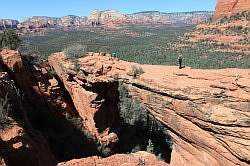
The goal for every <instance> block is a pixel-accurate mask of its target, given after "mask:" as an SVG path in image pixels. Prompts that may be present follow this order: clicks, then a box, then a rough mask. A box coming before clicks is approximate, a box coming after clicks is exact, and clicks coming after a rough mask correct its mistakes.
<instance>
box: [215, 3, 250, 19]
mask: <svg viewBox="0 0 250 166" xmlns="http://www.w3.org/2000/svg"><path fill="white" fill-rule="evenodd" d="M246 10H250V0H218V1H217V5H216V9H215V14H214V17H213V18H214V19H218V18H221V17H224V16H230V15H232V14H234V13H238V12H241V11H246Z"/></svg>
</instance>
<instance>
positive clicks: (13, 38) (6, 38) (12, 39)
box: [0, 29, 21, 50]
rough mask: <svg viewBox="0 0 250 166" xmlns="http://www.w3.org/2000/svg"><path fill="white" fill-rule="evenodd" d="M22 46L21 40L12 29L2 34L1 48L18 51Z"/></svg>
mask: <svg viewBox="0 0 250 166" xmlns="http://www.w3.org/2000/svg"><path fill="white" fill-rule="evenodd" d="M20 44H21V40H20V38H19V37H18V35H17V34H16V32H15V31H14V30H12V29H9V30H5V31H4V32H3V33H2V34H1V33H0V48H9V49H13V50H15V49H17V48H18V47H19V46H20Z"/></svg>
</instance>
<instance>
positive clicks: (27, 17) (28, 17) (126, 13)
mask: <svg viewBox="0 0 250 166" xmlns="http://www.w3.org/2000/svg"><path fill="white" fill-rule="evenodd" d="M94 10H98V11H100V12H103V11H110V10H114V11H118V12H120V13H122V14H125V15H128V14H138V13H143V12H160V13H164V14H174V13H192V12H214V11H215V10H192V11H174V12H164V11H160V10H145V11H137V12H121V11H120V10H117V9H106V10H99V9H92V10H91V11H94ZM90 14H91V12H90V13H89V15H90ZM64 16H78V17H88V15H82V16H80V15H74V14H67V15H62V16H50V15H31V16H26V17H25V18H23V19H14V18H0V19H3V20H8V19H9V20H15V21H19V22H21V21H24V20H27V19H30V18H32V17H51V18H62V17H64Z"/></svg>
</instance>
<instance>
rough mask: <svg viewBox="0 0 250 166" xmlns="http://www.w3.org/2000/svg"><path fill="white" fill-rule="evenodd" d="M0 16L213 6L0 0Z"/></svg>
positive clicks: (205, 5) (188, 0)
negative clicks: (94, 10)
mask: <svg viewBox="0 0 250 166" xmlns="http://www.w3.org/2000/svg"><path fill="white" fill-rule="evenodd" d="M0 1H2V2H1V10H0V18H11V19H19V20H23V19H25V18H28V17H31V16H34V15H36V16H55V17H60V16H64V15H79V16H87V15H89V13H90V11H91V10H93V9H100V10H105V9H116V10H120V11H122V12H124V13H134V12H139V11H146V10H159V11H162V12H179V11H197V10H209V11H212V10H214V8H215V5H216V0H0Z"/></svg>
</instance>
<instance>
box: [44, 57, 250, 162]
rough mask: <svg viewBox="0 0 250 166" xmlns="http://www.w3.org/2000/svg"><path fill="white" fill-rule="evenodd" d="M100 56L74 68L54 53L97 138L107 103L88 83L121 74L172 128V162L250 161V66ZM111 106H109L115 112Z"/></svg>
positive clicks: (152, 111)
mask: <svg viewBox="0 0 250 166" xmlns="http://www.w3.org/2000/svg"><path fill="white" fill-rule="evenodd" d="M91 55H93V54H91ZM97 55H98V54H94V55H93V56H87V57H85V58H80V59H78V64H80V65H81V67H80V71H76V70H75V71H74V72H72V67H71V66H72V64H71V62H70V61H69V60H67V59H65V58H64V55H63V54H62V53H58V54H53V55H51V56H50V57H49V63H50V65H51V66H52V67H54V69H55V71H56V73H57V74H58V75H59V77H60V78H61V79H62V81H63V82H64V84H65V86H66V88H67V90H68V91H69V93H70V94H71V96H72V99H73V101H74V104H75V106H76V108H77V110H78V111H79V114H80V115H81V116H82V117H84V119H85V126H87V128H88V129H89V130H90V131H92V133H94V134H95V135H96V136H97V137H100V138H103V137H101V133H98V128H97V126H95V124H96V123H99V122H98V121H95V119H94V116H95V114H96V113H98V111H100V109H99V108H100V106H103V105H102V104H103V103H105V102H101V101H100V103H97V102H96V103H95V101H96V99H97V96H98V93H96V92H93V91H92V90H93V89H91V88H87V89H86V87H91V85H95V84H104V85H108V83H111V84H112V83H113V84H114V83H115V82H116V81H115V80H117V79H119V80H120V81H123V83H124V84H126V85H128V91H129V92H130V94H131V96H133V98H135V99H137V100H138V101H140V102H141V103H142V105H143V106H144V107H145V108H146V109H147V110H148V112H149V113H150V114H152V115H153V116H154V117H155V118H156V119H157V120H158V121H160V122H161V123H162V124H164V125H165V126H166V127H168V128H169V129H170V130H169V134H170V135H171V137H172V139H173V141H174V145H173V151H172V157H171V163H170V165H173V166H183V165H185V166H196V165H197V166H210V165H211V166H220V165H227V166H234V165H241V166H247V165H248V163H249V161H250V156H249V154H250V148H249V145H250V137H249V135H250V130H249V119H250V114H249V107H250V93H249V92H250V84H249V83H250V79H249V78H250V70H249V69H245V70H243V69H222V70H198V69H190V68H188V67H187V68H185V69H182V70H179V69H178V68H177V67H174V66H173V67H171V66H157V65H155V66H153V65H140V64H136V63H129V62H125V61H119V60H117V59H115V58H111V57H107V56H97ZM132 66H140V67H142V69H143V70H144V72H145V73H144V74H143V75H141V76H140V77H139V78H133V77H131V76H129V75H128V74H127V73H128V72H129V71H131V68H132ZM102 88H104V89H105V88H110V87H109V86H107V87H105V86H103V87H102ZM107 90H108V89H107ZM111 90H112V91H113V89H111ZM101 99H105V97H104V98H101ZM93 103H95V105H93ZM96 104H97V105H96ZM96 106H99V107H96ZM110 109H112V107H110ZM110 109H108V110H105V111H107V113H108V112H109V113H112V110H110ZM113 113H114V112H113ZM101 114H103V115H105V113H104V112H102V113H101ZM102 118H103V119H102V121H106V122H108V123H107V124H110V125H111V124H112V123H111V122H113V117H110V118H109V116H102ZM108 129H109V128H108V127H107V131H108ZM108 133H109V132H107V133H106V135H107V134H108Z"/></svg>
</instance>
